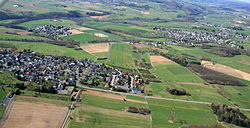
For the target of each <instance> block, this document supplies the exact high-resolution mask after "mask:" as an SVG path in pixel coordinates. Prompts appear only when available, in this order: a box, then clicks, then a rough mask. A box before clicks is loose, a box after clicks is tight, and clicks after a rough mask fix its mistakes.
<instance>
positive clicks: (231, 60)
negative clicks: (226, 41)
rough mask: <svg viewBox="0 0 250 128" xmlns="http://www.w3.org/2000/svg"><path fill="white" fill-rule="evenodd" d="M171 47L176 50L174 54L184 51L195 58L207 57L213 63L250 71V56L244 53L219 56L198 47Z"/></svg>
mask: <svg viewBox="0 0 250 128" xmlns="http://www.w3.org/2000/svg"><path fill="white" fill-rule="evenodd" d="M171 47H173V48H174V49H176V50H177V53H174V54H178V53H185V54H189V55H191V56H194V57H197V58H202V57H209V58H211V59H212V61H213V62H215V63H219V64H223V65H226V66H229V67H231V68H235V69H238V70H241V71H244V72H246V73H250V66H249V65H250V57H249V56H246V55H237V56H234V57H220V56H217V55H214V54H210V53H207V52H206V51H204V50H202V49H200V48H184V47H178V46H171Z"/></svg>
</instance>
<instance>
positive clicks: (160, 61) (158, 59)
mask: <svg viewBox="0 0 250 128" xmlns="http://www.w3.org/2000/svg"><path fill="white" fill-rule="evenodd" d="M150 60H151V62H152V64H153V66H157V65H165V64H175V62H173V61H172V60H170V59H167V58H165V57H163V56H150Z"/></svg>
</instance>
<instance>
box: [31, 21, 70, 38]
mask: <svg viewBox="0 0 250 128" xmlns="http://www.w3.org/2000/svg"><path fill="white" fill-rule="evenodd" d="M72 29H73V28H71V27H64V26H54V25H43V26H38V27H35V28H32V29H29V30H28V31H29V32H34V33H41V34H42V35H44V36H45V37H48V38H51V39H54V40H57V39H58V37H59V36H68V35H71V34H72V32H70V31H69V30H72Z"/></svg>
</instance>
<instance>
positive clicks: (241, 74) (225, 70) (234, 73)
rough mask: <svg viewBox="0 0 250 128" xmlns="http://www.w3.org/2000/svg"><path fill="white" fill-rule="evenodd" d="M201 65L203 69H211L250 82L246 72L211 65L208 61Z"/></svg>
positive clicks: (214, 64)
mask: <svg viewBox="0 0 250 128" xmlns="http://www.w3.org/2000/svg"><path fill="white" fill-rule="evenodd" d="M201 63H202V65H203V66H204V67H206V68H209V69H212V70H214V71H217V72H222V73H225V74H227V75H231V76H234V77H238V78H241V79H244V80H248V81H250V74H248V73H246V72H243V71H240V70H236V69H233V68H230V67H228V66H225V65H221V64H216V63H212V62H209V61H202V62H201Z"/></svg>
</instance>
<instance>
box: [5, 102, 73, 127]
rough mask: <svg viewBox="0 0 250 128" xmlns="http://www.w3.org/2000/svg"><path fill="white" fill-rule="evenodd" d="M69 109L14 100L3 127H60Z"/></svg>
mask: <svg viewBox="0 0 250 128" xmlns="http://www.w3.org/2000/svg"><path fill="white" fill-rule="evenodd" d="M37 100H39V99H37ZM67 110H68V108H67V107H62V106H56V105H52V104H45V103H41V102H40V103H38V102H36V103H34V102H24V101H13V102H12V104H11V106H10V109H9V112H8V116H7V119H6V120H5V122H4V124H3V127H6V128H12V127H15V128H23V127H36V128H47V127H54V128H60V127H61V125H62V122H63V120H64V118H65V116H66V113H67Z"/></svg>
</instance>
